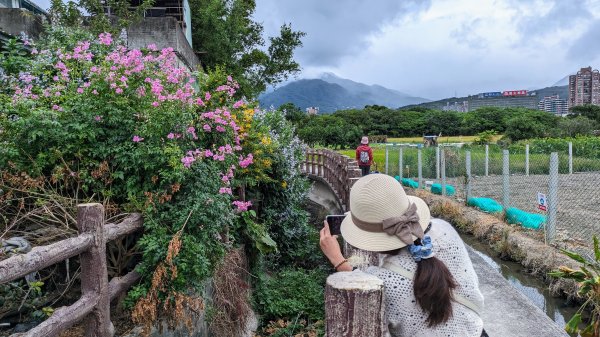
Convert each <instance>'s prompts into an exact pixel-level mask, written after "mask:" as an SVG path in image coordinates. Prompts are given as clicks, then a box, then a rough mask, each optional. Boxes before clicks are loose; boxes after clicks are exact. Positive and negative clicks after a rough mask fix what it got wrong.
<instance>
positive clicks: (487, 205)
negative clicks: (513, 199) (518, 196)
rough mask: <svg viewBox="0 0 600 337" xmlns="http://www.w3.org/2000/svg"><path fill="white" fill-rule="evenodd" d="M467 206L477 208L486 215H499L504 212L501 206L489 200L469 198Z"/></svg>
mask: <svg viewBox="0 0 600 337" xmlns="http://www.w3.org/2000/svg"><path fill="white" fill-rule="evenodd" d="M467 205H469V206H473V207H476V208H479V209H480V210H482V211H484V212H486V213H501V212H502V211H503V210H504V209H503V208H502V205H500V204H499V203H498V202H496V200H494V199H490V198H469V200H467Z"/></svg>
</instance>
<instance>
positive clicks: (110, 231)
mask: <svg viewBox="0 0 600 337" xmlns="http://www.w3.org/2000/svg"><path fill="white" fill-rule="evenodd" d="M143 224H144V219H143V217H142V215H141V214H140V213H133V214H130V215H129V216H128V217H126V218H125V219H123V221H121V222H119V223H118V224H113V223H109V224H106V225H105V226H104V236H105V237H106V242H110V241H113V240H115V239H118V238H120V237H122V236H125V235H128V234H131V233H134V232H136V231H138V230H140V229H142V227H143Z"/></svg>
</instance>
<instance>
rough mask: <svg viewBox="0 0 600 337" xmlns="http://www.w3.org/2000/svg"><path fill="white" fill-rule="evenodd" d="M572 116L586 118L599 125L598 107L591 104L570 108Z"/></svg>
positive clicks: (599, 112)
mask: <svg viewBox="0 0 600 337" xmlns="http://www.w3.org/2000/svg"><path fill="white" fill-rule="evenodd" d="M571 113H572V114H573V116H583V117H587V118H589V119H591V120H593V121H596V123H600V106H597V105H593V104H584V105H578V106H574V107H572V108H571Z"/></svg>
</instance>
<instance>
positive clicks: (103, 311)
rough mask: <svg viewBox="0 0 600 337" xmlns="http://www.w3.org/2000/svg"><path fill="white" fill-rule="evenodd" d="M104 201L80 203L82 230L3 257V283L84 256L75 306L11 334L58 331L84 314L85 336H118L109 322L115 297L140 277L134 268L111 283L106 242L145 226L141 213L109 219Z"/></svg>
mask: <svg viewBox="0 0 600 337" xmlns="http://www.w3.org/2000/svg"><path fill="white" fill-rule="evenodd" d="M104 222H105V219H104V207H103V206H102V205H101V204H97V203H92V204H80V205H78V206H77V227H78V230H79V235H78V236H76V237H73V238H69V239H65V240H62V241H58V242H55V243H53V244H50V245H47V246H38V247H35V248H33V249H32V250H31V251H30V252H29V253H27V254H23V255H15V256H12V257H10V258H8V259H6V260H3V261H0V284H3V283H7V282H10V281H13V280H16V279H18V278H21V277H24V276H26V275H28V274H30V273H33V272H36V271H38V270H40V269H44V268H46V267H49V266H51V265H53V264H55V263H58V262H61V261H63V260H66V259H68V258H71V257H73V256H76V255H80V264H81V298H80V299H79V300H77V301H76V302H75V303H73V304H72V305H70V306H67V307H61V308H59V309H57V310H56V311H54V313H53V314H52V316H50V317H49V318H48V319H47V320H45V321H44V322H42V323H41V324H39V325H38V326H36V327H35V328H33V329H31V330H29V331H28V332H25V333H20V334H14V335H11V337H16V336H27V337H46V336H58V335H59V333H61V332H62V331H65V330H66V329H68V328H70V327H71V326H73V325H75V324H77V323H78V322H80V321H82V320H83V319H85V323H84V328H85V336H86V337H89V336H94V337H109V336H113V335H114V327H113V325H112V323H111V321H110V301H111V300H112V299H114V298H115V297H117V296H118V295H119V294H120V293H122V292H123V291H125V290H127V289H129V287H131V285H132V284H134V283H135V282H136V281H138V280H139V279H140V275H139V274H138V273H136V272H135V271H132V272H130V273H129V274H127V275H125V276H122V277H115V278H113V279H112V280H111V281H110V283H109V282H108V272H107V269H106V243H107V242H109V241H112V240H115V239H118V238H120V237H122V236H125V235H128V234H131V233H134V232H136V231H138V230H140V229H141V228H142V216H141V215H140V214H137V213H136V214H132V215H130V216H128V217H127V218H125V219H124V220H123V221H122V222H121V223H119V224H105V223H104Z"/></svg>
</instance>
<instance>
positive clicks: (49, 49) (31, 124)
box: [0, 27, 307, 319]
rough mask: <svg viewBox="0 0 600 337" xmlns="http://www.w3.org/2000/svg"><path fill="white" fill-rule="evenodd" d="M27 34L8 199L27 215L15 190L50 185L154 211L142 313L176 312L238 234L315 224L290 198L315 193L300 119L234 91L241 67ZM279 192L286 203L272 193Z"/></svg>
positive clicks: (15, 76)
mask: <svg viewBox="0 0 600 337" xmlns="http://www.w3.org/2000/svg"><path fill="white" fill-rule="evenodd" d="M27 43H28V44H29V47H30V48H31V55H30V57H29V58H27V60H20V62H21V61H22V62H24V63H26V66H23V67H20V68H15V69H18V71H17V70H14V71H12V72H5V73H3V77H2V78H1V79H0V80H1V81H2V83H3V84H5V85H4V86H3V87H2V89H0V90H1V91H0V104H2V106H1V108H2V109H1V110H0V144H2V147H0V172H1V173H2V174H0V188H2V190H3V191H6V193H4V194H2V195H0V208H2V209H3V210H9V209H10V210H12V211H13V213H16V212H18V210H19V209H20V208H21V207H23V203H22V202H19V198H17V197H21V196H22V195H23V194H25V193H27V194H28V195H29V196H32V195H33V196H35V195H36V193H39V192H40V191H41V190H42V187H44V186H46V187H47V186H50V187H51V188H50V189H51V190H53V191H55V193H57V194H58V195H61V196H69V197H76V198H77V199H78V200H81V201H83V200H85V201H88V200H96V201H99V202H102V203H104V204H105V205H106V208H107V210H110V212H111V213H117V212H118V211H143V212H144V215H145V219H144V227H145V231H144V236H143V237H142V238H141V239H140V241H139V242H138V246H139V248H140V249H141V251H142V255H143V259H142V262H141V264H140V266H139V267H138V270H139V272H140V273H141V274H142V275H143V282H142V284H140V285H139V286H137V287H135V288H134V289H133V290H132V291H131V292H130V298H129V303H130V304H131V305H133V304H134V303H137V305H136V306H135V310H134V318H135V317H138V318H139V319H143V318H144V317H147V318H148V317H149V318H156V316H157V315H158V313H159V312H158V311H159V310H160V308H164V311H165V312H166V313H169V311H170V308H171V307H170V305H176V304H178V305H179V304H181V303H182V301H183V300H182V298H183V297H184V296H183V295H182V294H184V293H185V291H186V290H187V289H188V288H189V287H195V288H199V287H201V286H202V285H203V284H204V280H205V279H206V278H207V277H209V276H210V275H211V273H212V270H213V268H214V265H215V264H216V263H217V262H218V261H219V259H220V258H221V257H222V256H223V254H224V252H225V251H226V250H227V249H228V247H230V246H231V245H233V244H235V243H245V244H247V245H248V246H250V247H255V248H256V249H257V250H258V251H260V252H261V253H267V252H272V251H274V249H275V243H274V242H273V240H271V238H270V235H269V232H268V231H267V229H268V226H271V225H272V224H274V223H276V222H277V221H278V219H287V220H286V221H287V222H286V223H285V226H284V227H282V228H284V229H286V230H288V229H291V228H292V227H301V228H306V223H305V221H304V223H298V222H296V220H302V219H304V220H306V214H305V213H303V212H301V211H300V208H299V205H297V204H285V203H287V202H290V201H294V202H297V203H299V202H301V200H302V201H303V197H304V196H305V195H306V191H307V188H306V185H305V183H303V181H304V180H303V178H302V177H301V176H300V175H299V171H298V170H299V169H298V167H297V166H294V165H296V163H297V162H298V160H299V158H300V153H301V151H302V147H301V144H300V143H299V142H298V140H297V139H296V138H294V137H293V133H292V131H291V127H290V126H289V125H287V124H281V125H278V126H276V127H274V128H273V127H271V126H270V124H271V122H272V121H274V120H279V121H281V122H284V119H283V116H281V115H280V113H278V112H264V111H260V110H258V109H256V108H255V107H254V106H253V104H252V103H251V102H245V101H239V100H236V99H234V95H235V92H236V90H237V89H238V84H237V83H236V82H235V81H234V80H233V79H232V78H231V77H227V76H226V75H225V74H223V73H222V72H221V71H218V70H217V71H216V72H215V73H213V74H211V75H208V76H206V75H201V74H191V73H190V72H189V71H188V70H187V69H185V68H184V67H182V66H180V64H179V62H178V61H177V57H176V55H175V53H174V52H173V50H172V49H163V50H157V49H156V48H155V47H154V46H152V45H149V46H148V47H147V48H145V49H143V50H127V49H126V48H125V47H124V46H123V45H122V44H121V43H120V42H119V41H118V39H116V38H115V37H113V36H111V35H110V34H108V33H102V34H100V35H99V36H91V35H90V34H89V33H86V32H85V31H75V32H69V31H66V30H64V29H63V28H60V27H54V28H51V30H50V32H49V37H48V38H46V39H45V40H43V41H40V42H39V44H38V45H35V44H33V43H32V42H30V41H27ZM17 47H18V48H23V47H24V44H23V43H21V44H19V45H18V46H15V48H17ZM21 51H23V49H21ZM3 55H4V56H5V57H7V58H8V56H6V55H5V54H3ZM12 59H13V60H14V57H13V58H12ZM0 61H1V60H0ZM23 177H25V178H26V179H28V180H26V179H25V178H23ZM23 181H33V182H35V183H31V184H29V185H27V186H26V187H24V188H21V187H23V184H22V183H23ZM238 191H245V193H238ZM271 192H274V193H275V195H273V196H269V198H272V199H271V200H272V201H277V204H276V205H275V204H271V201H265V200H266V199H263V198H262V197H266V196H268V195H269V193H271ZM288 192H292V193H288ZM294 193H295V194H294ZM288 194H289V195H292V194H294V195H293V196H291V197H288ZM277 198H280V199H279V200H277ZM42 199H43V198H37V197H34V198H29V199H27V200H28V201H27V202H28V203H31V204H32V205H33V204H39V203H40V202H41V203H43V200H42ZM20 200H23V199H20ZM290 207H292V208H294V210H293V211H291V212H289V211H288V209H289V208H290ZM251 208H254V209H259V208H262V209H264V210H265V211H264V212H262V213H260V212H259V214H258V215H257V214H256V213H254V212H253V211H251V210H250V209H251ZM9 213H10V212H9ZM240 213H242V215H243V216H239V215H238V214H240ZM6 214H8V213H6ZM294 214H296V215H294ZM273 216H276V218H272V217H273ZM1 221H4V222H5V224H7V223H8V222H9V221H10V219H8V218H3V219H2V220H1ZM303 226H304V227H303ZM156 282H158V283H156ZM160 303H164V304H165V305H164V306H161V305H159V304H160ZM135 313H138V315H137V316H136V315H135ZM145 314H147V315H145Z"/></svg>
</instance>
